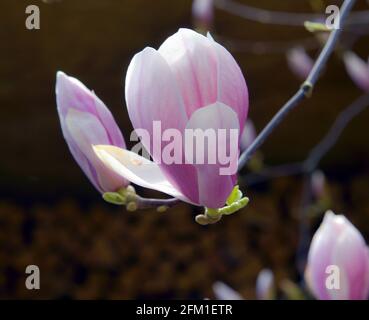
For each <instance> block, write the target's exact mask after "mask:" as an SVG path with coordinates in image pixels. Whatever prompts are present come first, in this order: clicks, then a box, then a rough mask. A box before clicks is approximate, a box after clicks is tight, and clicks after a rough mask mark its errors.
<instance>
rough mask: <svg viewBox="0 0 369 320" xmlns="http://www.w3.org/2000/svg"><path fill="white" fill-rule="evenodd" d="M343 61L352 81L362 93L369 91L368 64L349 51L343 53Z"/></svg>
mask: <svg viewBox="0 0 369 320" xmlns="http://www.w3.org/2000/svg"><path fill="white" fill-rule="evenodd" d="M343 61H344V63H345V66H346V70H347V73H348V74H349V76H350V77H351V79H352V81H353V82H354V83H355V84H356V85H357V86H358V87H359V88H360V89H362V90H363V91H369V62H367V61H364V60H363V59H361V58H360V57H359V56H357V55H356V54H355V53H354V52H351V51H348V52H345V53H344V55H343Z"/></svg>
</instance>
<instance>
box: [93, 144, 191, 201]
mask: <svg viewBox="0 0 369 320" xmlns="http://www.w3.org/2000/svg"><path fill="white" fill-rule="evenodd" d="M93 149H94V151H95V153H96V154H97V156H98V157H99V158H100V159H101V160H102V161H103V162H104V164H105V165H106V166H108V167H109V168H110V169H111V170H113V171H114V172H116V173H117V174H119V175H121V176H122V177H124V178H126V179H127V180H129V181H131V182H132V183H134V184H137V185H139V186H141V187H144V188H149V189H153V190H158V191H160V192H163V193H166V194H169V195H171V196H173V197H175V198H178V199H180V200H182V201H185V202H189V203H191V201H189V199H187V198H186V197H185V196H183V195H182V194H181V193H179V192H178V191H177V190H176V189H175V188H174V187H173V186H172V185H171V184H170V182H169V181H168V180H167V179H166V177H165V176H164V175H163V173H162V172H161V170H160V168H159V166H158V165H157V164H156V163H154V162H152V161H150V160H148V159H145V158H143V157H141V156H139V155H138V154H136V153H134V152H131V151H128V150H125V149H121V148H117V147H114V146H109V145H95V146H94V147H93Z"/></svg>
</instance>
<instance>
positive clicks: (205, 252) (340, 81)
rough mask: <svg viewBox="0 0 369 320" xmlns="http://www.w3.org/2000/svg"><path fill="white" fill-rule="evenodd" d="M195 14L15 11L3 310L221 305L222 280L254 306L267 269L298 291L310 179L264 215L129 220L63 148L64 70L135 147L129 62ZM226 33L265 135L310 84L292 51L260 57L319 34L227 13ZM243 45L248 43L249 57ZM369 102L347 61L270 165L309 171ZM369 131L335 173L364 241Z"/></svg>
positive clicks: (11, 9) (4, 36)
mask: <svg viewBox="0 0 369 320" xmlns="http://www.w3.org/2000/svg"><path fill="white" fill-rule="evenodd" d="M241 2H244V3H247V4H249V5H254V6H258V7H262V8H267V9H271V10H286V11H291V12H300V11H301V12H309V11H311V7H310V5H309V1H295V0H283V1H266V0H264V1H262V0H258V1H256V0H254V1H251V0H248V1H246V0H244V1H241ZM358 2H359V6H358V7H357V9H359V8H360V7H361V8H365V7H366V8H367V6H366V5H365V1H363V0H359V1H358ZM335 3H338V4H339V3H341V1H336V2H335ZM29 4H37V5H39V7H40V11H41V29H40V30H27V29H26V28H25V24H24V22H25V19H26V14H25V8H26V7H27V5H29ZM191 4H192V1H191V0H176V1H173V0H155V1H151V0H135V1H133V0H130V1H128V0H126V1H123V0H122V1H119V0H105V1H99V0H89V1H86V0H83V1H82V0H73V1H72V0H62V1H59V2H57V1H56V2H54V3H51V4H46V3H43V2H42V1H37V0H34V1H22V0H5V1H4V0H3V1H2V2H1V13H0V23H1V28H0V43H1V49H0V58H1V59H0V107H1V109H0V145H1V152H0V155H1V156H0V298H26V297H27V298H34V299H38V298H62V297H65V298H118V299H121V298H123V299H124V298H186V297H192V298H203V297H213V296H212V290H211V285H212V283H213V282H214V281H217V280H221V281H225V282H226V283H228V284H230V285H231V286H232V287H234V288H235V289H237V290H238V291H239V292H240V293H241V294H243V295H244V296H245V297H246V298H253V297H254V284H255V279H256V276H257V273H258V271H259V270H260V269H262V268H264V267H269V268H271V269H272V270H273V271H274V272H275V274H276V276H277V281H278V282H279V281H280V280H282V279H285V278H290V279H292V280H298V274H297V272H296V268H295V265H294V262H295V250H296V247H297V241H298V224H297V214H298V207H299V203H300V196H301V192H300V191H301V181H300V179H299V178H288V179H287V178H283V179H278V180H276V181H273V182H270V183H266V184H263V185H262V186H259V187H258V188H251V189H249V190H247V195H248V196H249V197H250V199H251V203H250V204H249V206H248V207H247V208H246V209H244V210H242V211H241V212H239V213H238V214H236V215H234V216H232V217H227V219H223V220H222V221H221V222H220V223H218V224H217V225H214V226H209V227H206V228H204V227H201V226H199V225H197V224H196V223H195V222H194V219H193V218H194V214H195V213H196V212H195V211H196V210H197V211H199V210H198V209H193V208H191V207H190V206H188V205H186V204H181V205H179V206H177V207H175V208H173V209H171V210H170V211H168V212H167V213H165V214H160V213H156V212H155V211H150V210H148V211H142V212H136V213H129V212H126V211H125V210H124V209H121V208H119V207H115V206H112V205H108V204H106V203H104V202H103V200H102V199H100V195H99V194H98V193H97V192H96V191H95V190H94V189H93V187H92V185H90V184H89V182H88V180H87V179H86V177H85V176H84V175H83V173H82V171H81V170H80V169H79V167H78V166H77V164H76V163H75V162H74V160H73V158H72V156H71V155H70V153H69V151H68V148H67V145H66V143H65V142H64V140H63V137H62V134H61V130H60V126H59V120H58V116H57V112H56V104H55V93H54V92H55V87H54V86H55V74H56V71H57V70H63V71H64V72H66V73H67V74H69V75H72V76H75V77H77V78H78V79H80V80H81V81H82V82H83V83H85V84H86V86H87V87H89V88H90V89H93V90H94V91H95V92H96V93H97V95H98V96H99V97H100V98H101V99H102V100H103V101H104V102H105V103H106V105H107V106H108V107H109V108H110V109H111V110H112V112H113V114H114V116H115V119H116V121H117V123H118V124H119V126H120V127H121V129H122V132H123V133H124V135H125V136H129V133H130V131H131V129H132V127H131V124H130V122H129V119H128V116H127V112H126V110H125V103H124V96H123V92H124V91H123V88H124V83H123V81H124V80H123V79H124V76H125V72H126V69H127V66H128V64H129V61H130V59H131V58H132V57H133V55H134V54H135V53H136V52H138V51H140V50H142V49H143V48H144V47H145V46H152V47H155V48H157V47H158V46H159V45H160V43H161V42H162V41H164V40H165V39H166V38H167V37H168V36H170V35H171V34H173V33H174V32H176V31H177V29H178V28H179V27H193V25H192V18H191ZM213 34H214V37H215V38H216V39H217V38H218V39H221V40H219V41H220V42H223V43H224V44H225V45H226V46H227V45H229V46H228V48H229V49H230V50H231V52H232V53H233V54H234V56H235V58H236V60H237V61H238V62H239V64H240V66H241V68H242V70H243V72H244V75H245V78H246V81H247V84H248V87H249V91H250V117H251V118H252V120H253V121H254V123H255V126H256V128H257V129H258V130H261V129H262V128H263V126H264V125H265V124H266V123H267V121H268V120H269V119H270V118H271V117H272V115H273V114H274V113H275V112H276V111H277V110H278V109H279V108H280V107H281V105H282V104H283V103H284V102H285V101H286V100H287V99H288V98H289V97H290V96H291V95H292V94H293V93H294V92H295V91H296V90H297V88H298V87H299V85H300V81H299V80H297V79H296V78H295V77H294V75H293V74H292V73H291V72H290V71H289V70H288V67H287V63H286V58H285V54H284V53H283V52H274V51H275V50H273V49H272V48H271V49H268V50H267V51H268V52H264V53H261V54H256V53H255V45H256V46H257V45H258V43H260V42H263V43H264V42H267V43H269V45H270V41H272V42H275V41H277V42H280V41H286V43H289V42H291V41H297V42H299V41H301V40H302V39H306V38H311V37H312V35H311V34H309V33H308V32H306V31H305V30H304V29H303V28H298V27H283V26H281V27H277V26H270V25H262V24H258V23H255V22H249V21H246V20H243V19H241V18H239V17H234V16H232V15H230V14H228V13H225V12H223V11H221V10H216V11H215V26H214V30H213ZM345 37H346V39H351V37H352V35H351V34H347V35H346V36H345ZM230 39H233V40H234V39H239V40H240V42H239V43H241V44H242V43H243V42H242V41H244V43H243V45H242V48H241V49H242V50H241V49H240V47H239V44H238V46H237V45H234V42H233V41H230ZM313 42H314V40H313ZM259 46H260V44H259ZM317 49H318V46H316V45H313V49H312V50H310V51H309V53H310V54H311V55H312V56H313V57H315V56H316V54H317V53H318V51H317ZM354 49H355V51H356V52H358V53H359V54H360V55H361V56H362V57H363V58H365V59H366V57H367V56H368V53H369V50H368V49H369V46H368V37H363V38H361V40H360V41H358V42H354ZM277 51H280V50H277ZM360 94H361V92H360V90H359V89H357V88H356V87H355V85H354V84H353V83H352V82H351V80H350V79H349V78H348V76H347V74H346V72H345V69H344V67H343V63H342V61H341V59H340V56H339V51H338V52H337V54H336V55H334V56H333V57H332V59H331V60H330V61H329V64H328V66H327V68H326V72H325V73H324V75H323V77H322V79H321V81H320V82H319V83H318V86H317V87H316V89H315V90H314V95H313V97H312V98H311V99H309V100H307V101H305V102H303V103H302V104H301V105H300V106H299V107H298V108H297V109H296V110H295V111H293V112H292V113H291V114H290V115H289V116H288V118H287V119H286V121H284V122H283V123H282V124H281V125H280V127H279V128H278V129H277V130H276V131H275V132H274V133H273V135H272V136H271V137H270V139H269V140H268V142H267V143H266V144H265V145H264V146H263V148H262V151H263V155H264V160H265V162H266V163H268V164H278V163H284V162H290V161H298V160H302V159H304V157H306V155H307V153H308V151H309V149H310V148H311V147H313V146H314V145H315V144H316V143H317V142H318V141H319V139H321V138H322V136H323V135H324V133H325V132H326V131H327V129H328V127H329V126H330V125H331V124H332V122H333V120H334V119H335V117H336V116H337V114H338V113H339V111H340V110H342V109H343V108H344V107H345V106H347V105H348V104H349V103H350V102H351V101H353V100H354V99H355V98H356V97H358V96H359V95H360ZM368 121H369V113H368V112H367V111H365V112H363V113H362V114H361V115H360V116H359V117H358V118H356V119H355V120H354V121H353V122H352V123H351V124H350V126H349V127H348V128H347V129H346V130H345V131H344V134H343V135H342V137H341V138H340V140H339V143H338V144H337V145H336V146H335V147H334V148H333V149H332V150H331V152H329V154H328V155H327V156H326V157H325V158H324V161H323V163H322V168H323V169H324V171H325V172H326V173H327V176H328V179H329V181H330V182H329V183H330V190H331V194H332V199H333V200H332V208H333V209H335V210H337V211H338V212H344V213H345V214H347V215H348V216H349V218H350V219H352V220H353V222H355V223H356V224H357V225H358V226H359V228H360V230H361V231H362V232H363V233H364V236H367V235H369V225H368V222H369V221H368V220H369V219H368V214H369V203H368V196H367V194H368V193H367V192H368V186H369V182H368V177H369V175H368V173H369V171H368V169H369V166H368V159H369V148H368V147H369V139H368ZM140 192H141V193H142V194H144V195H150V193H149V192H148V191H147V190H140ZM200 211H201V210H200ZM321 213H322V212H321ZM320 217H321V216H320V215H318V216H317V217H316V221H319V219H320ZM29 264H36V265H38V266H39V267H40V270H41V290H39V291H28V290H26V289H25V287H24V280H25V274H24V270H25V268H26V266H27V265H29Z"/></svg>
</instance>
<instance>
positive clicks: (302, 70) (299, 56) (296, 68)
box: [287, 47, 314, 80]
mask: <svg viewBox="0 0 369 320" xmlns="http://www.w3.org/2000/svg"><path fill="white" fill-rule="evenodd" d="M287 63H288V66H289V68H290V70H291V71H292V72H293V73H294V74H295V75H296V76H297V77H298V78H299V79H301V80H305V79H306V78H307V77H308V75H309V73H310V71H311V69H312V68H313V66H314V61H313V59H311V58H310V56H309V55H308V54H307V53H306V51H305V49H304V48H302V47H296V48H293V49H291V50H289V51H288V52H287Z"/></svg>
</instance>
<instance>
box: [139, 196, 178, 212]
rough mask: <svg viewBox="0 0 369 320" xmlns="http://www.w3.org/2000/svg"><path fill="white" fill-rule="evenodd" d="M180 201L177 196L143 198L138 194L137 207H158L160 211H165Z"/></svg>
mask: <svg viewBox="0 0 369 320" xmlns="http://www.w3.org/2000/svg"><path fill="white" fill-rule="evenodd" d="M180 201H181V200H179V199H177V198H169V199H152V198H143V197H141V196H138V195H137V196H136V203H137V209H148V208H157V209H158V211H163V212H164V211H165V210H166V209H167V208H170V207H173V206H175V205H176V204H178V203H179V202H180Z"/></svg>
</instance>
